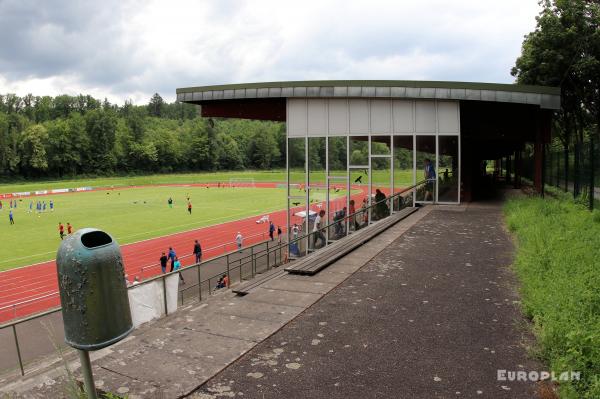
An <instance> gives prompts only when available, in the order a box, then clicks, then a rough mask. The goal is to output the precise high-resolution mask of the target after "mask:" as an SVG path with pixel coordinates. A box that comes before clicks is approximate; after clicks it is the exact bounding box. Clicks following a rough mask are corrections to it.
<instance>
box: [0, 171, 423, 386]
mask: <svg viewBox="0 0 600 399" xmlns="http://www.w3.org/2000/svg"><path fill="white" fill-rule="evenodd" d="M425 183H426V181H421V182H418V183H417V184H415V185H412V186H410V187H407V188H405V189H403V190H401V191H398V192H396V193H394V194H393V195H390V196H389V197H386V198H385V199H382V200H380V201H375V202H372V203H371V205H370V206H365V207H362V208H360V209H359V210H357V211H355V212H353V213H351V214H348V215H344V216H343V218H338V220H334V221H332V222H330V223H327V224H324V225H323V226H322V227H320V228H317V229H316V230H315V231H312V232H309V233H306V234H303V235H301V236H300V235H299V236H298V237H294V238H293V239H291V240H289V241H288V240H281V241H277V240H276V241H262V242H259V243H256V244H253V245H251V246H247V247H242V248H240V249H236V250H234V251H230V252H227V253H225V254H223V255H220V256H217V257H214V258H212V259H208V260H206V261H202V262H200V263H196V264H192V265H188V266H185V267H183V268H181V269H179V270H175V271H172V272H169V273H165V274H161V275H158V276H155V277H151V278H148V279H146V280H144V281H142V282H140V283H139V284H136V285H132V286H130V287H129V289H136V288H137V287H140V286H142V285H144V284H149V283H152V282H155V281H159V280H160V281H161V284H162V289H163V298H164V303H163V309H161V310H162V312H163V313H164V315H165V316H166V315H168V314H169V311H168V309H169V306H168V305H169V304H168V303H167V295H166V286H167V285H166V278H167V277H169V276H171V275H174V274H179V275H181V277H182V279H183V280H184V281H185V284H181V285H180V286H179V289H178V293H177V295H178V298H177V301H178V304H179V305H185V304H187V303H190V302H192V301H193V302H195V301H201V300H202V298H203V293H204V295H206V294H208V295H209V296H210V295H212V294H214V293H215V291H218V288H217V287H216V285H215V284H214V283H215V282H216V281H218V279H220V278H221V277H223V276H225V275H226V276H227V277H228V279H229V286H231V285H234V284H238V283H240V282H242V281H244V280H248V279H251V278H254V277H255V276H256V275H257V274H260V273H263V272H265V271H268V270H270V269H271V268H273V267H277V266H280V265H282V264H285V263H288V262H289V261H290V260H293V259H295V258H297V257H301V256H304V255H306V254H309V253H311V252H313V251H317V250H319V249H320V248H322V247H324V246H326V245H327V244H328V243H329V242H331V241H334V240H335V239H341V238H343V237H344V236H347V235H349V234H352V233H353V232H354V231H356V230H358V229H361V228H363V227H366V226H367V225H369V224H372V223H376V222H377V220H381V219H383V218H385V217H388V216H391V215H393V214H394V213H395V212H398V211H400V210H402V209H404V208H405V207H407V206H412V205H413V204H414V198H415V196H416V194H417V192H418V191H419V190H421V189H422V188H423V187H422V186H423V185H424V184H425ZM408 193H410V196H408V195H407V194H408ZM384 206H385V207H384ZM357 220H362V222H360V223H359V222H357ZM340 225H343V226H344V227H343V230H339V228H340V227H339V226H340ZM331 229H333V230H334V233H333V234H331V232H330V230H331ZM340 231H341V232H342V234H341V235H340V234H336V232H340ZM324 232H325V233H324ZM317 236H318V237H319V238H320V237H321V236H323V237H325V240H324V242H323V245H322V246H321V247H319V248H317V247H316V246H315V245H314V244H316V241H317V240H316V239H315V237H317ZM334 237H335V238H334ZM302 241H304V242H306V246H305V250H304V251H301V252H296V251H295V253H293V254H292V253H291V252H292V250H293V249H295V246H298V245H299V243H301V242H302ZM311 242H312V243H313V244H312V245H311V244H310V243H311ZM189 256H192V255H189ZM203 271H204V272H203ZM204 273H208V277H203V274H204ZM188 282H189V284H188ZM20 328H24V329H25V330H26V331H27V332H28V334H26V335H21V336H19V329H20ZM48 331H52V332H53V333H54V334H56V336H55V337H49V336H48V335H49V334H48ZM53 338H54V339H57V340H60V341H61V342H62V341H63V340H64V332H63V324H62V313H61V308H60V307H57V308H53V309H50V310H47V311H45V312H42V313H38V314H35V315H32V316H29V317H26V318H23V319H19V320H14V321H11V322H8V323H5V324H2V325H0V359H2V360H3V361H0V371H2V370H4V371H7V370H8V369H11V368H12V367H14V366H12V367H11V366H10V364H11V363H12V364H15V363H18V366H19V368H20V371H21V375H25V372H26V369H25V365H26V364H28V363H31V362H33V361H34V360H36V359H38V358H40V357H42V356H47V355H50V354H51V353H53V352H54V351H55V350H56V348H55V345H57V344H58V343H57V342H53V341H52V339H53ZM11 341H12V342H13V343H14V346H12V347H11V346H10V344H9V342H11ZM63 345H64V344H63ZM11 351H12V356H11V353H10V352H11ZM15 356H16V362H14V363H13V362H10V361H9V360H8V359H10V358H11V357H13V358H14V357H15Z"/></svg>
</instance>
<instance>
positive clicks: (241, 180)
mask: <svg viewBox="0 0 600 399" xmlns="http://www.w3.org/2000/svg"><path fill="white" fill-rule="evenodd" d="M229 187H232V188H233V187H247V188H256V181H255V180H254V178H253V177H231V178H230V179H229Z"/></svg>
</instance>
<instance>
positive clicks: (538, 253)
mask: <svg viewBox="0 0 600 399" xmlns="http://www.w3.org/2000/svg"><path fill="white" fill-rule="evenodd" d="M505 214H506V219H507V224H508V227H509V229H510V230H511V231H512V232H513V233H514V234H515V235H516V238H517V242H518V251H517V256H516V260H515V269H516V272H517V275H518V277H519V279H520V280H521V294H522V299H523V301H522V304H523V310H524V312H525V314H526V315H527V316H528V317H530V318H531V319H532V321H533V325H534V333H535V335H536V337H537V340H538V343H539V348H538V353H539V355H540V357H541V359H542V360H543V361H544V362H546V364H547V365H548V366H549V368H550V370H551V371H555V372H563V371H575V372H581V379H580V380H579V381H572V382H561V383H560V384H561V385H560V395H561V397H563V398H600V212H598V211H595V212H594V213H590V212H589V211H587V210H586V209H585V207H584V206H582V205H580V204H576V203H574V202H573V201H572V200H570V199H567V198H566V197H565V196H563V197H561V198H558V199H556V198H555V199H553V198H546V199H541V198H517V199H512V200H510V201H509V202H507V204H506V206H505Z"/></svg>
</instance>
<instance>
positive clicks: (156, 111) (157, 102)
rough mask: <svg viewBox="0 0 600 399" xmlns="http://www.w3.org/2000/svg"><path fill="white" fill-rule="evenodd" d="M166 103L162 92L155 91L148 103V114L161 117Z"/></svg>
mask: <svg viewBox="0 0 600 399" xmlns="http://www.w3.org/2000/svg"><path fill="white" fill-rule="evenodd" d="M164 105H165V101H164V100H163V98H162V97H161V96H160V94H158V93H154V95H153V96H152V98H151V99H150V103H148V114H150V115H151V116H156V117H158V118H160V117H161V116H162V114H163V107H164Z"/></svg>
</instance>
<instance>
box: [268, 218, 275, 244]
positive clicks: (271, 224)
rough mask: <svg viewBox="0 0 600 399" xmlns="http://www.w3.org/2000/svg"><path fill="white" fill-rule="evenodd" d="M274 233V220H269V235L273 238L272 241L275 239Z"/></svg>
mask: <svg viewBox="0 0 600 399" xmlns="http://www.w3.org/2000/svg"><path fill="white" fill-rule="evenodd" d="M274 233H275V225H274V224H273V222H269V237H270V238H271V241H273V240H274V238H273V234H274Z"/></svg>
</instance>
